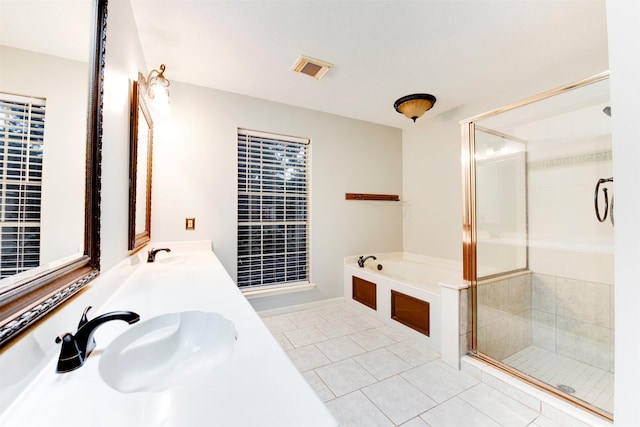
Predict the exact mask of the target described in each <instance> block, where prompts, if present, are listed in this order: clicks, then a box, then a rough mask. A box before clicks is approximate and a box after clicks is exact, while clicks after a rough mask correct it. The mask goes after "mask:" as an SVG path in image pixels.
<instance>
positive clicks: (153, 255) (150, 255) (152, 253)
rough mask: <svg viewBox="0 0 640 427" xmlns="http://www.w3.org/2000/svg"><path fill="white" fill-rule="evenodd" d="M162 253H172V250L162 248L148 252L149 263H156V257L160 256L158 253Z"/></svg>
mask: <svg viewBox="0 0 640 427" xmlns="http://www.w3.org/2000/svg"><path fill="white" fill-rule="evenodd" d="M161 251H166V252H171V249H169V248H160V249H154V248H151V250H150V251H149V252H147V262H154V261H155V260H156V255H157V254H158V252H161Z"/></svg>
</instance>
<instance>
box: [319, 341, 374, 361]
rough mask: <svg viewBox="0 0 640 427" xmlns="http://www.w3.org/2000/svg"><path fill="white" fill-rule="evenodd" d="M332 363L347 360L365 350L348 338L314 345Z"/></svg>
mask: <svg viewBox="0 0 640 427" xmlns="http://www.w3.org/2000/svg"><path fill="white" fill-rule="evenodd" d="M316 347H318V348H319V349H320V351H321V352H323V353H324V354H325V355H326V356H327V357H328V358H329V359H330V360H331V361H332V362H337V361H338V360H343V359H348V358H350V357H353V356H357V355H359V354H362V353H364V352H365V350H364V349H363V348H362V347H360V346H359V345H358V344H356V343H355V342H354V341H352V340H351V339H350V338H349V337H340V338H334V339H332V340H328V341H322V342H319V343H317V344H316Z"/></svg>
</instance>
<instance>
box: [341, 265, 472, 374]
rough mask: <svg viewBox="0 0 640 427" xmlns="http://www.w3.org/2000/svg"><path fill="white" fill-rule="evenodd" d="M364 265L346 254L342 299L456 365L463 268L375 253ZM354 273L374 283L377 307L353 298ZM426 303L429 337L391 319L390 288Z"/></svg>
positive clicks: (458, 349)
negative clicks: (343, 295)
mask: <svg viewBox="0 0 640 427" xmlns="http://www.w3.org/2000/svg"><path fill="white" fill-rule="evenodd" d="M374 255H375V256H376V258H377V259H375V260H374V259H368V260H367V261H366V263H365V267H364V268H360V267H359V266H358V264H357V258H358V257H346V258H345V266H344V294H345V302H346V303H347V304H349V305H351V306H354V307H358V308H360V309H361V310H363V311H366V312H367V313H369V314H371V315H373V316H375V317H376V318H377V319H378V320H380V321H382V322H384V323H386V324H388V325H391V326H394V327H397V328H403V330H405V331H407V332H409V333H410V334H413V335H414V337H416V338H418V339H421V340H423V341H424V342H425V343H426V344H427V345H428V346H429V347H430V348H431V349H433V350H435V351H437V352H438V353H440V354H442V355H443V359H445V354H446V355H447V359H449V360H447V361H448V363H450V364H451V365H454V366H458V361H459V357H460V347H461V346H460V333H459V331H460V321H459V319H460V316H459V313H460V312H459V310H460V307H459V305H460V303H459V301H460V291H461V290H462V289H465V288H466V286H465V285H463V282H462V271H461V268H460V267H459V266H457V265H456V264H455V263H452V262H450V261H446V260H437V259H432V258H426V257H417V256H411V255H404V254H398V253H394V254H374ZM353 276H355V277H359V278H361V279H364V280H366V281H368V282H372V283H375V284H376V302H377V307H376V310H373V309H372V308H370V307H368V306H365V305H363V304H362V303H360V302H358V301H356V300H354V299H353V292H352V281H353ZM392 290H393V291H396V292H400V293H402V294H405V295H408V296H410V297H413V298H417V299H419V300H422V301H426V302H428V303H429V312H430V316H429V336H426V335H424V334H422V333H419V332H417V331H414V330H413V329H411V328H409V327H407V326H404V325H403V324H401V323H399V322H397V321H396V320H393V319H391V291H392Z"/></svg>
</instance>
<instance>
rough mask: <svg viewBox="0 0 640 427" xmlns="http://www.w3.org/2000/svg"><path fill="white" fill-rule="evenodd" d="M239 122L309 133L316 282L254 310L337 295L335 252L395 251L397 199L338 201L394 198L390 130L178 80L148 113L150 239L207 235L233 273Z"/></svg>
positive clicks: (398, 181) (396, 184) (397, 158)
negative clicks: (189, 221)
mask: <svg viewBox="0 0 640 427" xmlns="http://www.w3.org/2000/svg"><path fill="white" fill-rule="evenodd" d="M169 70H170V68H169V67H168V68H167V73H166V75H167V77H168V78H169V79H171V74H170V71H169ZM293 77H296V76H293ZM239 127H240V128H246V129H251V130H259V131H264V132H273V133H277V134H283V135H293V136H299V137H306V138H310V139H311V252H312V260H311V273H312V281H313V282H314V283H316V284H317V288H316V289H315V290H313V291H308V292H300V293H296V294H290V295H286V296H278V297H269V298H261V299H259V300H252V303H253V304H254V307H256V308H257V309H259V310H261V309H269V308H275V307H280V306H283V305H287V304H294V303H298V304H300V303H306V302H311V301H317V300H321V299H327V298H336V297H342V293H343V291H342V264H343V257H344V256H346V255H355V254H364V253H372V252H389V251H399V250H402V206H403V204H402V203H398V202H362V201H345V200H344V198H345V193H346V192H361V193H381V194H399V195H401V194H402V175H401V170H402V141H401V131H400V130H399V129H395V128H390V127H387V126H381V125H376V124H372V123H368V122H363V121H358V120H352V119H347V118H344V117H339V116H334V115H330V114H325V113H320V112H316V111H312V110H307V109H302V108H297V107H293V106H288V105H284V104H278V103H274V102H270V101H265V100H260V99H257V98H251V97H247V96H241V95H236V94H231V93H227V92H221V91H217V90H212V89H207V88H203V87H198V86H193V85H188V84H183V83H179V82H172V84H171V112H170V113H169V114H168V115H167V116H164V117H162V116H158V115H155V116H154V148H153V150H154V152H153V156H154V157H153V194H152V220H151V222H152V226H151V237H152V240H153V241H175V240H199V239H211V240H212V241H213V247H214V250H215V252H216V254H217V255H218V257H219V258H220V260H221V261H222V263H223V264H224V266H225V268H226V269H227V271H228V272H229V274H230V275H231V276H232V277H234V278H235V276H236V250H237V248H236V209H237V202H236V195H237V190H236V188H237V185H236V182H237V151H236V150H237V129H238V128H239ZM186 217H195V218H196V229H195V231H185V229H184V224H185V218H186Z"/></svg>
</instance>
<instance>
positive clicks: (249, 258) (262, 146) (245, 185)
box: [238, 129, 310, 289]
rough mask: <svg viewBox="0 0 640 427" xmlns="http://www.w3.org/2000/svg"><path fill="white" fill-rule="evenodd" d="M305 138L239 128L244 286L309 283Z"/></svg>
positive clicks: (240, 250)
mask: <svg viewBox="0 0 640 427" xmlns="http://www.w3.org/2000/svg"><path fill="white" fill-rule="evenodd" d="M309 149H310V141H309V139H304V138H294V137H289V136H282V135H274V134H267V133H263V132H255V131H250V130H246V129H238V286H239V287H240V288H242V289H247V288H252V287H264V286H283V285H297V284H306V283H309V277H310V275H309V151H310V150H309Z"/></svg>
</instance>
